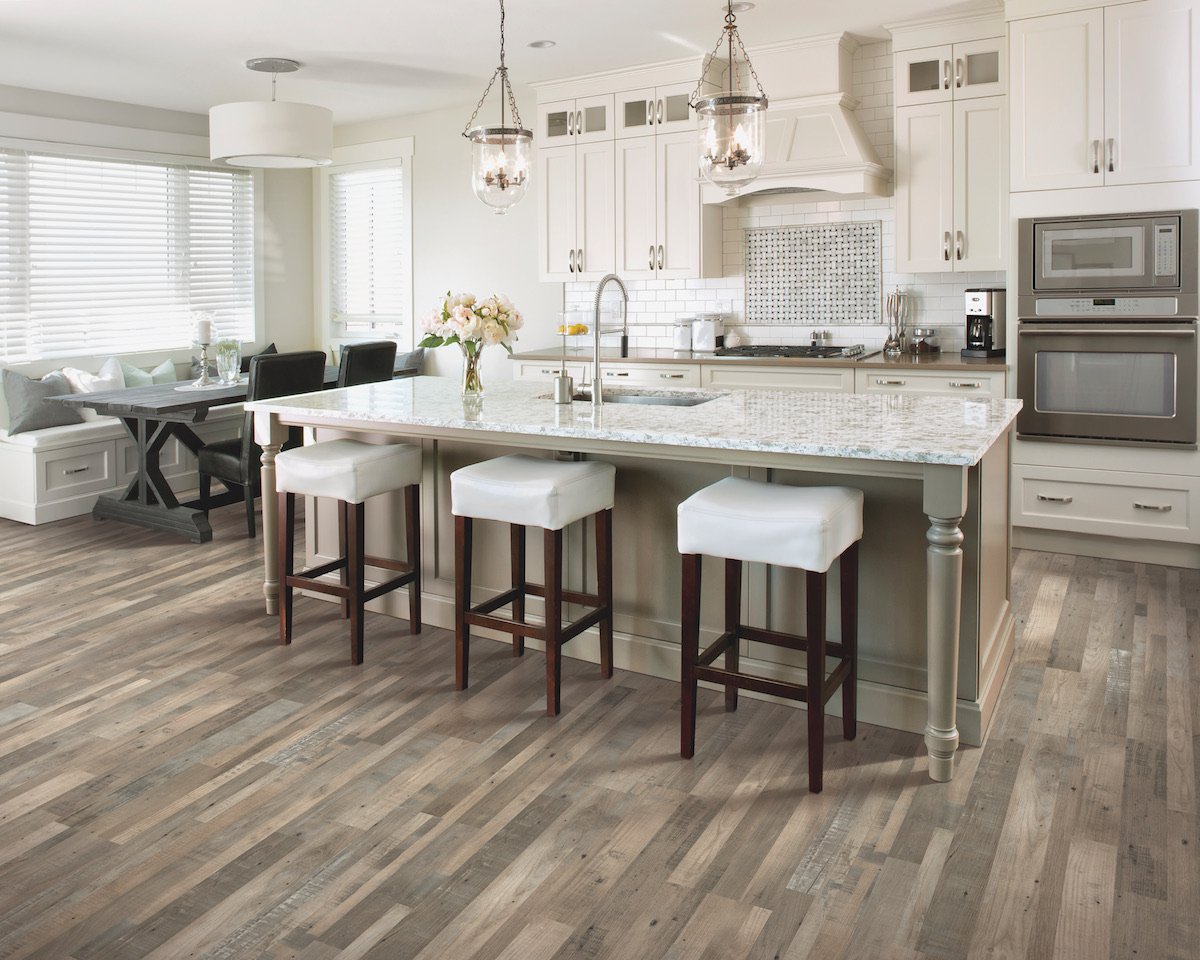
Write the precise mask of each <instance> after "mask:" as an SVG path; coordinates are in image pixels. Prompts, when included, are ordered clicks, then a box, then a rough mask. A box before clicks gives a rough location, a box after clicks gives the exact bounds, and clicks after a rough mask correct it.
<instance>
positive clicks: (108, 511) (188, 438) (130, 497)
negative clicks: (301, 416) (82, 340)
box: [54, 365, 338, 543]
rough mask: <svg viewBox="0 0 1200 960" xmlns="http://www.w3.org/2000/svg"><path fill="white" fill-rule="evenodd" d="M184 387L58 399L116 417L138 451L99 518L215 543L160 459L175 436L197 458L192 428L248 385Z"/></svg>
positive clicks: (329, 370) (332, 372)
mask: <svg viewBox="0 0 1200 960" xmlns="http://www.w3.org/2000/svg"><path fill="white" fill-rule="evenodd" d="M337 376H338V370H337V367H332V366H328V365H327V366H326V367H325V386H326V387H327V388H328V387H332V386H334V385H336V383H337ZM182 386H185V384H180V383H164V384H154V385H152V386H148V387H128V388H126V389H123V390H105V391H99V392H96V393H80V394H70V395H67V396H62V397H55V398H54V399H55V400H56V401H58V402H59V403H63V404H66V405H67V406H69V407H76V408H78V407H91V408H92V409H93V410H95V411H96V413H98V414H100V415H101V416H109V417H117V418H118V419H119V420H120V421H121V423H123V424H124V425H125V430H126V432H127V433H128V434H129V436H130V438H131V439H132V440H133V443H134V447H135V449H136V451H137V472H136V473H135V474H134V477H133V479H132V480H131V481H130V482H129V486H128V487H126V488H125V491H124V493H121V494H104V495H102V496H101V497H100V498H99V499H98V500H97V501H96V505H95V506H94V507H93V508H92V516H93V517H94V518H95V519H97V520H121V521H124V522H125V523H132V524H136V525H137V526H141V527H149V528H150V529H152V530H164V531H166V532H168V533H175V534H179V535H181V536H184V537H187V538H188V539H189V540H191V541H192V542H193V543H205V542H207V541H209V540H211V539H212V526H211V525H210V524H209V522H208V516H207V515H206V514H205V513H204V511H203V510H201V509H200V501H199V500H188V501H185V502H180V501H179V499H178V498H177V497H176V496H175V491H173V490H172V489H171V484H170V483H169V482H168V481H167V479H166V477H164V476H163V472H162V468H161V467H160V465H159V455H160V453H161V452H162V449H163V447H164V446H165V445H166V443H167V441H168V440H170V439H171V438H172V437H175V438H176V439H178V440H179V442H180V443H182V444H183V445H184V446H185V447H187V448H188V449H189V450H190V451H191V452H192V453H193V454H197V455H198V454H199V452H200V450H201V449H202V448H203V447H204V441H203V440H201V439H200V438H199V437H198V436H197V435H196V432H195V431H194V430H192V428H191V424H195V423H202V422H203V421H204V420H205V419H206V418H207V416H208V412H209V410H211V409H212V408H213V407H220V406H225V405H226V404H231V403H240V402H242V401H243V400H245V399H246V393H247V389H248V387H249V384H248V382H247V377H246V376H245V375H244V374H243V376H242V379H241V381H240V382H239V383H238V384H236V385H229V386H224V385H219V386H210V387H204V388H202V389H188V390H180V389H177V388H179V387H182Z"/></svg>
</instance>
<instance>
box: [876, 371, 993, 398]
mask: <svg viewBox="0 0 1200 960" xmlns="http://www.w3.org/2000/svg"><path fill="white" fill-rule="evenodd" d="M854 392H855V393H942V394H953V395H955V396H963V397H973V396H974V397H996V398H999V399H1003V397H1004V374H1003V373H1001V372H999V371H995V372H993V371H989V372H987V373H966V372H959V373H933V372H932V371H929V370H896V371H891V370H856V371H854Z"/></svg>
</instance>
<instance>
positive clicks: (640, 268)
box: [616, 137, 658, 280]
mask: <svg viewBox="0 0 1200 960" xmlns="http://www.w3.org/2000/svg"><path fill="white" fill-rule="evenodd" d="M655 143H656V141H655V138H654V137H629V138H627V139H625V140H618V141H617V145H616V147H617V161H616V193H617V205H616V206H617V209H616V214H617V219H616V224H617V272H618V273H619V274H621V276H623V277H624V278H625V279H627V280H653V279H654V277H655V276H657V274H656V272H655V271H656V269H657V265H658V233H657V229H656V226H655V205H656V197H657V177H656V175H655V169H656V167H655V165H656V162H657V161H656V159H655Z"/></svg>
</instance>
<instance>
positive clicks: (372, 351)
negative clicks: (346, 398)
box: [337, 340, 396, 387]
mask: <svg viewBox="0 0 1200 960" xmlns="http://www.w3.org/2000/svg"><path fill="white" fill-rule="evenodd" d="M395 366H396V341H394V340H373V341H371V342H370V343H348V344H346V346H344V347H342V357H341V362H340V363H339V365H338V379H337V385H338V386H339V387H355V386H358V385H359V384H360V383H380V382H382V381H384V380H391V379H392V374H393V371H394V369H395Z"/></svg>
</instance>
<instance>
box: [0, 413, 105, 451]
mask: <svg viewBox="0 0 1200 960" xmlns="http://www.w3.org/2000/svg"><path fill="white" fill-rule="evenodd" d="M124 436H126V433H125V428H124V427H123V426H122V425H121V421H120V420H118V419H117V418H116V417H97V418H96V419H95V420H88V421H86V422H84V423H68V424H64V425H63V426H60V427H43V428H42V429H41V430H27V431H25V432H24V433H16V434H10V433H9V432H8V431H7V430H0V443H11V444H13V445H14V446H20V447H29V448H31V449H34V450H53V449H55V448H56V447H70V446H74V445H76V444H80V443H93V442H95V441H99V440H115V439H117V438H119V437H124Z"/></svg>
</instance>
